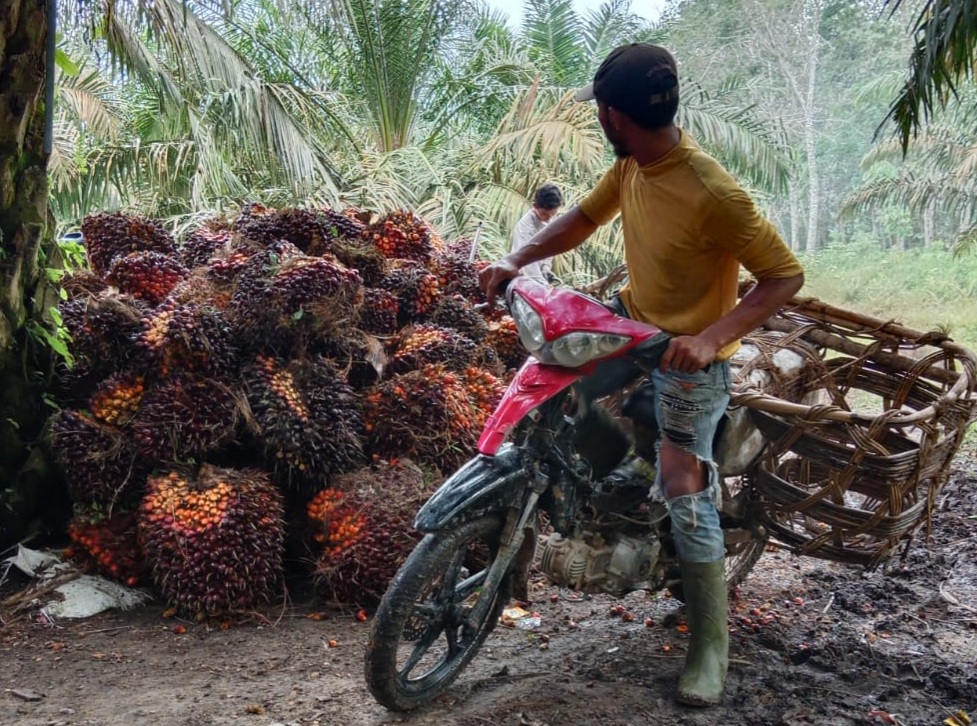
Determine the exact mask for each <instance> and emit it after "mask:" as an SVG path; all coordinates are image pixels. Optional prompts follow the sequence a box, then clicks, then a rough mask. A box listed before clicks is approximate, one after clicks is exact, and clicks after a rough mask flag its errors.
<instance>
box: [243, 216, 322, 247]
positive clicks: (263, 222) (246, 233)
mask: <svg viewBox="0 0 977 726" xmlns="http://www.w3.org/2000/svg"><path fill="white" fill-rule="evenodd" d="M256 211H257V210H256V209H255V208H252V209H251V213H250V214H242V215H241V216H240V217H239V218H238V220H237V221H236V222H235V224H234V229H235V231H236V232H237V233H238V234H239V235H240V236H241V237H244V238H245V239H248V240H251V241H253V242H255V243H257V244H259V245H261V246H263V247H267V246H268V245H271V244H273V243H275V242H279V241H281V240H286V241H288V242H291V243H292V244H293V245H295V246H296V247H298V248H299V249H300V250H302V252H309V251H310V250H317V251H319V252H320V253H321V252H325V251H328V249H329V241H330V240H332V238H333V237H334V236H335V235H333V234H332V226H331V224H330V220H327V219H326V217H325V216H324V215H322V214H321V213H319V212H316V211H313V210H311V209H302V208H300V207H290V208H287V209H265V210H263V212H262V213H260V214H259V213H256Z"/></svg>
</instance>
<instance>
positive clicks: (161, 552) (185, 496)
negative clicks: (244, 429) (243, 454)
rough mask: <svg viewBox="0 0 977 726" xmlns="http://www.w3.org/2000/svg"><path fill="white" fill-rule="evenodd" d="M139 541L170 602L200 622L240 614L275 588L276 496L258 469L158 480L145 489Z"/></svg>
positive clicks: (279, 518)
mask: <svg viewBox="0 0 977 726" xmlns="http://www.w3.org/2000/svg"><path fill="white" fill-rule="evenodd" d="M139 537H140V541H141V542H142V545H143V550H144V551H145V553H146V562H147V565H148V566H149V569H150V571H151V572H152V577H153V580H154V581H155V583H156V584H157V585H158V586H159V588H160V589H161V590H162V591H163V594H164V595H165V596H166V597H167V599H168V600H169V601H170V602H171V603H173V604H174V605H176V606H178V607H179V608H181V609H182V610H184V611H186V612H188V613H191V614H196V615H201V616H209V615H219V614H225V615H226V614H234V613H242V612H246V611H249V610H252V609H253V608H254V607H256V606H257V605H260V604H261V603H264V602H267V601H269V600H270V599H271V598H272V597H274V596H275V594H276V592H277V589H278V587H279V584H280V582H281V575H282V553H283V548H284V524H283V504H282V495H281V492H280V491H279V490H278V489H277V487H275V485H274V484H272V482H271V480H270V479H269V477H268V475H267V474H266V473H265V472H262V471H258V470H252V469H244V470H235V469H221V468H217V467H212V466H208V465H204V466H202V467H201V468H200V470H199V472H197V474H196V475H191V474H190V473H187V472H177V471H172V472H169V473H162V474H159V475H156V476H152V477H150V478H149V481H148V483H147V491H146V496H145V497H144V498H143V500H142V504H141V505H140V507H139Z"/></svg>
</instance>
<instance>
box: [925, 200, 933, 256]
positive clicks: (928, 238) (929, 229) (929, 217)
mask: <svg viewBox="0 0 977 726" xmlns="http://www.w3.org/2000/svg"><path fill="white" fill-rule="evenodd" d="M934 244H936V205H935V204H933V203H930V204H927V205H926V209H924V210H923V246H924V247H926V248H930V247H932V246H933V245H934Z"/></svg>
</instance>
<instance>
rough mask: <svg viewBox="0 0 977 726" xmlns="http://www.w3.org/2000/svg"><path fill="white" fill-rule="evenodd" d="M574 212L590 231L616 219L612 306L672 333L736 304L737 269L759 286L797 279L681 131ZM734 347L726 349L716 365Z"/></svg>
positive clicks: (749, 203) (733, 190) (694, 328)
mask: <svg viewBox="0 0 977 726" xmlns="http://www.w3.org/2000/svg"><path fill="white" fill-rule="evenodd" d="M580 210H581V211H582V212H583V213H584V214H585V215H586V216H587V217H588V218H589V219H590V220H592V221H593V222H594V223H596V224H607V223H608V222H610V221H611V220H613V219H614V218H615V217H616V216H617V214H618V212H620V214H621V224H622V227H623V231H624V254H625V258H626V262H627V266H628V283H627V285H626V286H625V287H624V289H623V290H622V291H621V300H622V302H623V303H624V305H625V306H626V307H627V309H628V313H629V314H630V315H631V316H632V317H633V318H634V319H636V320H641V321H643V322H647V323H650V324H652V325H655V326H657V327H659V328H661V329H662V330H665V331H667V332H669V333H672V334H678V335H696V334H697V333H700V332H701V331H703V330H704V329H705V328H707V327H708V326H710V325H712V324H713V323H714V322H716V321H717V320H719V319H720V318H721V317H723V316H724V315H725V314H726V313H728V312H729V311H730V310H732V309H733V308H734V307H735V306H736V301H737V286H738V283H739V266H740V264H742V265H743V266H744V267H745V268H746V269H747V270H749V271H750V272H751V273H752V274H753V275H754V276H755V277H756V278H757V279H758V280H764V279H768V278H785V277H793V276H795V275H799V274H801V273H802V272H803V270H802V268H801V265H800V263H799V262H798V261H797V258H796V257H795V256H794V254H793V253H792V252H791V251H790V248H789V247H788V246H787V245H786V244H785V242H784V240H783V239H782V238H781V236H780V235H779V234H778V233H777V230H776V229H775V228H774V226H773V224H771V223H770V221H769V220H767V219H766V218H765V217H764V216H763V215H762V214H760V212H759V210H758V209H757V208H756V205H755V204H754V202H753V200H752V199H751V198H750V196H749V195H748V194H747V193H746V192H745V191H743V189H742V188H741V187H740V186H739V184H737V183H736V180H735V179H733V177H732V175H730V174H729V172H727V171H726V170H725V169H723V167H722V166H721V165H720V164H719V162H717V161H716V160H715V159H713V158H712V157H711V156H709V155H708V154H706V153H705V152H704V151H703V150H702V149H701V148H699V145H698V144H696V142H695V141H694V140H693V139H692V138H691V137H690V136H689V135H688V134H687V133H685V132H684V131H683V132H682V135H681V140H680V142H679V144H678V146H676V147H675V148H674V149H672V150H671V151H670V152H669V153H668V154H666V155H665V156H664V157H662V158H661V159H659V160H657V161H655V162H654V163H651V164H647V165H645V166H641V167H639V166H638V164H637V163H636V162H635V161H634V159H632V158H630V157H628V158H621V159H618V160H617V161H616V162H615V163H614V166H612V167H611V168H610V169H609V170H608V171H607V173H606V174H604V177H603V178H602V179H601V181H600V182H599V183H598V184H597V186H596V187H595V188H594V189H593V191H592V192H591V193H590V194H589V195H588V196H587V197H586V198H585V199H584V200H583V201H581V202H580ZM738 348H739V341H738V340H737V341H734V342H732V343H730V344H728V345H726V346H725V347H723V348H722V349H721V350H720V351H719V353H718V355H717V359H718V360H726V359H727V358H729V357H730V356H732V355H733V353H735V352H736V350H737V349H738Z"/></svg>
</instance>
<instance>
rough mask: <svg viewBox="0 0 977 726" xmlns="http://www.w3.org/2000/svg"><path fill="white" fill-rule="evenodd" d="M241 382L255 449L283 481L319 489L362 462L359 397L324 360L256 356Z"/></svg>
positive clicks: (293, 486)
mask: <svg viewBox="0 0 977 726" xmlns="http://www.w3.org/2000/svg"><path fill="white" fill-rule="evenodd" d="M244 381H245V386H246V390H247V399H248V404H249V407H250V410H251V416H252V418H253V426H254V428H255V429H256V430H257V438H258V441H259V445H260V448H261V449H262V450H263V451H264V453H265V457H266V462H267V465H268V466H269V468H271V469H272V470H273V471H274V472H275V474H276V477H277V479H278V480H279V481H280V482H281V483H282V484H283V485H285V486H286V487H291V488H297V489H299V490H310V489H321V488H322V487H323V486H324V484H325V482H327V481H328V480H329V477H331V476H333V475H334V474H337V473H341V472H346V471H351V470H353V469H355V468H357V467H359V466H362V464H363V462H364V460H365V456H364V454H363V442H362V436H363V419H362V414H361V412H360V403H359V399H358V397H357V396H356V394H355V393H354V392H353V389H352V388H350V386H349V385H348V384H346V382H345V381H343V380H342V379H341V378H340V377H339V376H337V375H336V373H335V371H334V370H333V368H332V366H331V365H330V364H329V363H328V362H327V361H325V360H324V359H315V360H293V361H290V362H285V361H281V360H277V359H275V358H271V357H268V356H258V357H257V358H256V359H255V361H254V363H253V364H252V365H251V366H249V367H248V368H247V369H246V370H245V372H244Z"/></svg>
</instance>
